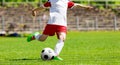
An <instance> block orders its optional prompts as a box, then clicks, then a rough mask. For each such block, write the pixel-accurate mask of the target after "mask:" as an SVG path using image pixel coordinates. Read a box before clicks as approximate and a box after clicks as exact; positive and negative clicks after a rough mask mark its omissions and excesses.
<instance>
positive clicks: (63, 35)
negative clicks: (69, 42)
mask: <svg viewBox="0 0 120 65" xmlns="http://www.w3.org/2000/svg"><path fill="white" fill-rule="evenodd" d="M59 39H60V40H63V41H65V39H66V34H65V33H60V36H59Z"/></svg>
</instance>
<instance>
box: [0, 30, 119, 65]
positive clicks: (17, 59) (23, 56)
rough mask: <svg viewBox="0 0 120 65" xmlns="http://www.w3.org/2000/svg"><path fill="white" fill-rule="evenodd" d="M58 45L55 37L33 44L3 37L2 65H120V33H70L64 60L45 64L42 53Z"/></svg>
mask: <svg viewBox="0 0 120 65" xmlns="http://www.w3.org/2000/svg"><path fill="white" fill-rule="evenodd" d="M56 42H57V39H56V37H55V36H54V37H49V38H48V39H47V40H46V41H45V42H39V41H36V40H35V41H32V42H29V43H28V42H27V41H26V38H25V37H23V38H15V37H0V65H120V32H68V35H67V39H66V41H65V46H64V48H63V50H62V52H61V54H60V56H61V57H62V58H63V59H64V60H63V61H55V60H52V61H43V60H41V59H40V52H41V50H42V49H43V48H45V47H51V48H54V46H55V44H56Z"/></svg>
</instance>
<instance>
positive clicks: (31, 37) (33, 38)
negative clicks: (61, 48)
mask: <svg viewBox="0 0 120 65" xmlns="http://www.w3.org/2000/svg"><path fill="white" fill-rule="evenodd" d="M38 34H39V32H35V33H33V34H31V35H29V36H28V37H27V42H30V41H32V40H35V37H34V36H35V35H38Z"/></svg>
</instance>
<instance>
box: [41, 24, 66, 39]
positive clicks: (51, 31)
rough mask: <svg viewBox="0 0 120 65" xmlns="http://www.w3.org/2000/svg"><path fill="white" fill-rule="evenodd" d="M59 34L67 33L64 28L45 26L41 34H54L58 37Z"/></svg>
mask: <svg viewBox="0 0 120 65" xmlns="http://www.w3.org/2000/svg"><path fill="white" fill-rule="evenodd" d="M60 32H64V33H67V28H66V27H65V26H60V25H52V24H47V25H46V27H45V29H44V31H43V34H45V35H49V36H53V35H55V33H56V34H57V37H58V34H59V33H60ZM58 38H59V37H58Z"/></svg>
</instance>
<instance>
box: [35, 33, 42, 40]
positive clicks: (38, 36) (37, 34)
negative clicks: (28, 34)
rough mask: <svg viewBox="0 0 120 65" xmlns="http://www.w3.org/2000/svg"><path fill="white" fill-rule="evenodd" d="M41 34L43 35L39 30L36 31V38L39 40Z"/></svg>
mask: <svg viewBox="0 0 120 65" xmlns="http://www.w3.org/2000/svg"><path fill="white" fill-rule="evenodd" d="M40 36H41V34H40V33H39V32H36V33H35V34H34V37H35V39H36V40H39V38H40Z"/></svg>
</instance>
